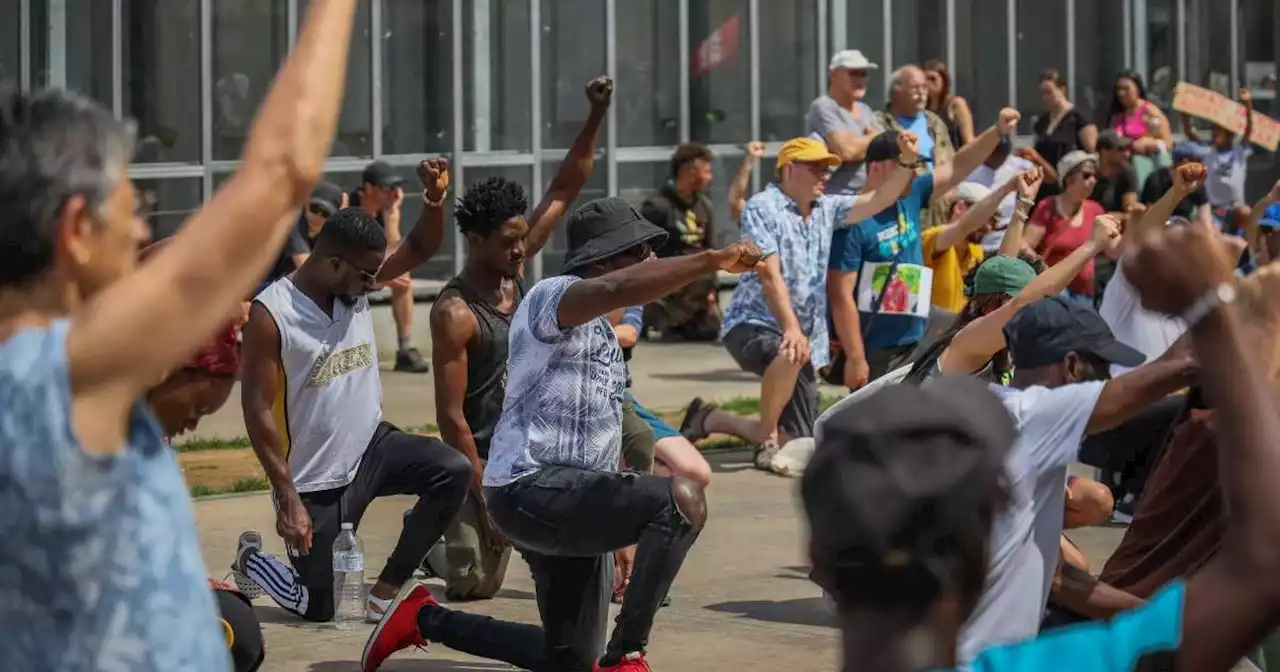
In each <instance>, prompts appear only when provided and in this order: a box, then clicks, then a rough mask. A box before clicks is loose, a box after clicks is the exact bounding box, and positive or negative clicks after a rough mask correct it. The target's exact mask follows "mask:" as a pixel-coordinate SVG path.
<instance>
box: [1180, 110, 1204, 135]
mask: <svg viewBox="0 0 1280 672" xmlns="http://www.w3.org/2000/svg"><path fill="white" fill-rule="evenodd" d="M1182 134H1183V135H1185V136H1187V139H1188V140H1190V141H1191V142H1202V141H1201V139H1200V134H1199V133H1196V129H1195V128H1194V127H1193V126H1192V125H1191V117H1190V116H1188V115H1185V114H1184V115H1182Z"/></svg>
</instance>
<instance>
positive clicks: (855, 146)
mask: <svg viewBox="0 0 1280 672" xmlns="http://www.w3.org/2000/svg"><path fill="white" fill-rule="evenodd" d="M875 137H876V134H875V133H868V134H866V135H854V134H853V133H850V132H849V131H846V130H844V129H839V130H835V131H831V132H829V133H827V134H825V135H823V136H822V139H823V140H824V141H826V143H827V149H828V150H830V151H831V153H832V154H835V155H836V156H838V157H840V160H841V161H842V162H844V163H858V162H859V161H863V160H865V159H866V158H867V147H868V146H870V145H871V141H872V140H874V139H875Z"/></svg>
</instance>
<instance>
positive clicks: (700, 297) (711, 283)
mask: <svg viewBox="0 0 1280 672" xmlns="http://www.w3.org/2000/svg"><path fill="white" fill-rule="evenodd" d="M715 292H716V276H715V274H714V273H713V274H711V275H708V276H705V277H702V278H699V279H697V280H695V281H693V282H691V283H689V284H688V285H685V286H684V287H682V288H681V289H679V290H677V291H675V292H672V293H671V294H668V295H667V296H664V297H663V298H662V299H660V300H658V301H655V302H653V303H651V304H649V305H647V306H645V307H644V324H645V326H646V327H649V328H653V329H658V330H659V331H661V332H662V335H663V336H668V335H671V334H676V335H679V336H680V337H682V338H684V339H685V340H690V341H714V340H715V339H716V337H717V336H719V334H720V319H721V314H720V306H719V304H717V303H712V302H710V301H708V297H710V296H714V295H715Z"/></svg>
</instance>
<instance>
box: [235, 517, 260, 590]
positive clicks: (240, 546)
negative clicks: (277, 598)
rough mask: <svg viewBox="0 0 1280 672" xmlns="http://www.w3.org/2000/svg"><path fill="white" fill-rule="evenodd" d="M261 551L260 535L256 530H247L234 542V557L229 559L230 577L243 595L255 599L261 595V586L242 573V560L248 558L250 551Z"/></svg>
mask: <svg viewBox="0 0 1280 672" xmlns="http://www.w3.org/2000/svg"><path fill="white" fill-rule="evenodd" d="M261 551H262V535H261V534H258V533H257V532H253V531H248V532H241V533H240V541H239V543H237V544H236V557H235V559H234V560H232V561H231V578H233V579H234V580H235V583H236V588H237V589H238V590H239V591H240V592H241V594H243V595H244V596H245V597H247V598H249V599H250V600H256V599H258V598H259V597H262V596H263V594H264V593H263V590H262V587H261V586H259V585H258V584H257V583H256V582H255V581H254V580H253V579H251V578H249V575H248V574H245V573H244V561H245V560H247V559H248V558H249V554H250V552H253V553H258V552H261Z"/></svg>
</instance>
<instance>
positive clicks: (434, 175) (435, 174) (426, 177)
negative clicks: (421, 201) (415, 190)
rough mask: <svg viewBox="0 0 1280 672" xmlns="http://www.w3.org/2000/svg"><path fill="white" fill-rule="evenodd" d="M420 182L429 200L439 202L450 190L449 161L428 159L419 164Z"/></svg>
mask: <svg viewBox="0 0 1280 672" xmlns="http://www.w3.org/2000/svg"><path fill="white" fill-rule="evenodd" d="M418 181H420V182H422V188H423V189H425V190H426V191H425V193H426V196H427V198H429V199H431V200H433V201H438V200H440V199H441V198H442V197H443V196H444V192H445V190H446V189H448V188H449V159H427V160H426V161H423V162H422V163H419V164H418Z"/></svg>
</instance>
